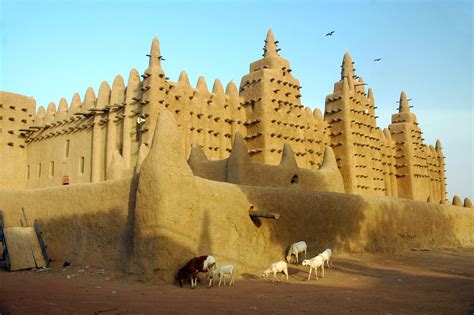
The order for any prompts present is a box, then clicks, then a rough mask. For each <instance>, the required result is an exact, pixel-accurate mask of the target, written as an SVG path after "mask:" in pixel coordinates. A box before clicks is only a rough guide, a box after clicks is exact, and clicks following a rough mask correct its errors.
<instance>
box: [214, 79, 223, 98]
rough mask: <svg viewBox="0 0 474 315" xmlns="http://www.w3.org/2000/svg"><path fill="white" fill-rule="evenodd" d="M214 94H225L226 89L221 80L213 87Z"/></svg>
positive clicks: (217, 80)
mask: <svg viewBox="0 0 474 315" xmlns="http://www.w3.org/2000/svg"><path fill="white" fill-rule="evenodd" d="M212 93H214V94H224V88H223V87H222V83H221V81H220V80H219V79H216V80H215V81H214V85H213V86H212Z"/></svg>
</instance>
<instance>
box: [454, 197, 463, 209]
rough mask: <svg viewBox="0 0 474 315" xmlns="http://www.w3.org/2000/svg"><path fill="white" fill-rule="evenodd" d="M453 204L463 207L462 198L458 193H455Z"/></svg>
mask: <svg viewBox="0 0 474 315" xmlns="http://www.w3.org/2000/svg"><path fill="white" fill-rule="evenodd" d="M453 206H458V207H462V202H461V198H460V197H459V196H458V195H454V197H453Z"/></svg>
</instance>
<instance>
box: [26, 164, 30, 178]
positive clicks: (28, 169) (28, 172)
mask: <svg viewBox="0 0 474 315" xmlns="http://www.w3.org/2000/svg"><path fill="white" fill-rule="evenodd" d="M26 179H30V166H29V165H27V166H26Z"/></svg>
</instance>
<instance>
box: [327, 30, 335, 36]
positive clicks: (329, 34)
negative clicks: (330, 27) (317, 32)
mask: <svg viewBox="0 0 474 315" xmlns="http://www.w3.org/2000/svg"><path fill="white" fill-rule="evenodd" d="M335 32H336V31H331V32H329V33H327V34H326V36H332V34H334V33H335Z"/></svg>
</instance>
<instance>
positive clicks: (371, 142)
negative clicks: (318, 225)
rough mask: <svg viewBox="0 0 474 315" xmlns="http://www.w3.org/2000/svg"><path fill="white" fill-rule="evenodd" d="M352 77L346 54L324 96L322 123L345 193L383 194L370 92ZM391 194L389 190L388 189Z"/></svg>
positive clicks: (379, 138) (378, 133)
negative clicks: (330, 90)
mask: <svg viewBox="0 0 474 315" xmlns="http://www.w3.org/2000/svg"><path fill="white" fill-rule="evenodd" d="M365 85H366V83H365V82H364V80H363V79H362V78H359V77H357V76H356V74H355V69H354V62H353V61H352V58H351V55H350V54H349V53H348V52H346V53H345V54H344V57H343V59H342V64H341V77H340V81H338V82H336V83H335V84H334V91H333V93H332V94H329V95H328V96H326V104H325V115H324V120H325V121H326V122H327V123H328V126H329V128H328V130H329V136H330V146H331V147H332V149H333V151H334V154H335V156H336V161H337V163H338V166H339V170H340V171H341V174H342V177H343V179H344V188H345V191H346V192H348V193H357V194H369V195H386V194H387V187H389V186H388V185H386V184H385V180H386V179H385V175H386V172H387V171H386V170H385V168H384V167H383V161H382V154H383V152H382V148H381V143H383V141H384V139H385V137H384V135H383V132H381V130H380V129H378V128H377V122H376V118H377V117H376V116H375V108H376V107H375V100H374V95H373V92H372V90H371V89H369V90H368V93H367V94H366V93H365ZM390 191H391V189H390Z"/></svg>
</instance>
